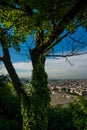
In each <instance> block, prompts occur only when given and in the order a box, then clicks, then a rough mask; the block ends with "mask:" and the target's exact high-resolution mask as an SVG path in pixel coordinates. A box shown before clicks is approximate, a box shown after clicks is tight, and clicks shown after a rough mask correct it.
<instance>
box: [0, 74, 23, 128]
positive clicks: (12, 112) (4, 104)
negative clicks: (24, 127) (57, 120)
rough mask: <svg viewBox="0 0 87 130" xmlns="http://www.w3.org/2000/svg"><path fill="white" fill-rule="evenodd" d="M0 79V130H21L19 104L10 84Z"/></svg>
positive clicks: (4, 79) (5, 79)
mask: <svg viewBox="0 0 87 130" xmlns="http://www.w3.org/2000/svg"><path fill="white" fill-rule="evenodd" d="M7 81H8V80H7V78H6V77H4V76H1V77H0V130H21V111H20V102H19V100H18V97H17V95H16V93H15V91H14V89H13V86H12V84H11V83H9V84H8V82H7Z"/></svg>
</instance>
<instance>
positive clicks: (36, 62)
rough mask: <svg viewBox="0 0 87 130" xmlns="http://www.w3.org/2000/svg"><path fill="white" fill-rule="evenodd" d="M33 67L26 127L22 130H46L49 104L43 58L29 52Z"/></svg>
mask: <svg viewBox="0 0 87 130" xmlns="http://www.w3.org/2000/svg"><path fill="white" fill-rule="evenodd" d="M31 60H32V65H33V71H32V81H31V89H30V104H31V105H30V112H29V114H28V116H29V120H28V122H27V123H28V126H26V129H24V130H28V129H29V130H47V125H48V117H47V109H48V106H49V103H50V91H49V88H48V77H47V74H46V72H45V69H44V64H45V57H44V56H41V55H39V54H38V53H35V51H34V50H32V51H31Z"/></svg>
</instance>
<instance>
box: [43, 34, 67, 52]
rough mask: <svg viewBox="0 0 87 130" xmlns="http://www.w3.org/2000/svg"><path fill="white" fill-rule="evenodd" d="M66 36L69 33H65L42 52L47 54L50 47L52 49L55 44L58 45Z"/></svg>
mask: <svg viewBox="0 0 87 130" xmlns="http://www.w3.org/2000/svg"><path fill="white" fill-rule="evenodd" d="M68 34H69V32H67V33H66V34H65V35H64V36H62V37H61V38H60V39H56V41H55V42H54V43H53V44H51V45H50V46H49V47H48V48H47V49H46V50H45V51H44V52H47V51H48V50H50V49H51V48H52V47H54V46H55V45H56V44H58V42H60V41H61V40H62V39H63V38H65V37H66V36H67V35H68Z"/></svg>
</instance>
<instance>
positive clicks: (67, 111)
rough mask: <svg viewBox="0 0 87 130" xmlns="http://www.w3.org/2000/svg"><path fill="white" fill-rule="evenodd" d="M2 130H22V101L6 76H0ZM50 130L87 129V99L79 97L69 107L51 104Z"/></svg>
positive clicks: (0, 121)
mask: <svg viewBox="0 0 87 130" xmlns="http://www.w3.org/2000/svg"><path fill="white" fill-rule="evenodd" d="M0 130H22V117H21V107H20V102H19V100H18V97H17V94H16V92H15V90H14V88H13V86H12V83H8V80H7V78H6V77H4V76H2V77H0ZM48 130H87V101H86V100H84V98H83V97H79V101H76V102H74V103H70V104H69V105H68V106H67V107H62V106H60V105H57V106H55V107H53V106H50V107H49V108H48Z"/></svg>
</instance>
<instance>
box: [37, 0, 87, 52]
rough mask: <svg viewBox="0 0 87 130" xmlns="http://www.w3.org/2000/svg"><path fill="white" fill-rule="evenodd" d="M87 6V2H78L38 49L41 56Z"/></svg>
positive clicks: (82, 0) (79, 0)
mask: <svg viewBox="0 0 87 130" xmlns="http://www.w3.org/2000/svg"><path fill="white" fill-rule="evenodd" d="M86 5H87V1H86V0H78V1H77V3H76V4H75V5H74V6H73V7H72V9H71V10H70V11H69V12H68V13H67V14H66V15H64V16H63V18H62V20H61V21H60V23H59V25H58V26H56V28H55V29H54V30H53V32H52V33H51V35H50V36H49V37H47V38H46V39H45V41H44V43H43V45H42V46H40V47H38V48H37V49H38V52H39V53H40V54H42V53H44V51H45V50H47V48H48V47H49V46H50V45H51V44H52V42H53V41H54V40H55V39H56V38H57V37H58V36H59V35H60V34H61V33H62V32H63V31H64V29H65V27H66V25H67V24H69V23H70V21H71V20H73V18H74V17H75V16H76V15H77V14H78V13H79V12H80V11H82V10H83V9H84V7H85V6H86Z"/></svg>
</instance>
